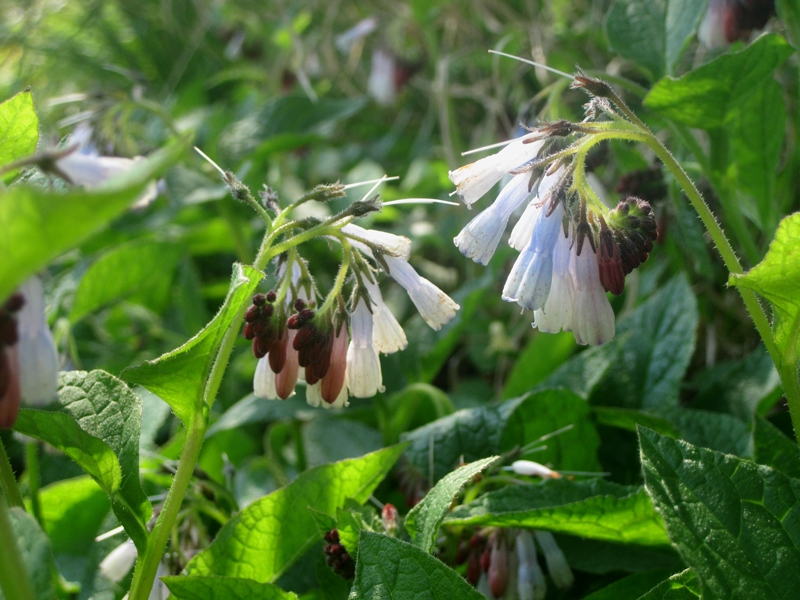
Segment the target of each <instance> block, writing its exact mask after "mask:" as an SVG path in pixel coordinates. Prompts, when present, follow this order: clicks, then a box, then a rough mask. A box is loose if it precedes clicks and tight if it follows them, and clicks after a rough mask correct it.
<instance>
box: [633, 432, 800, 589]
mask: <svg viewBox="0 0 800 600" xmlns="http://www.w3.org/2000/svg"><path fill="white" fill-rule="evenodd" d="M639 441H640V444H641V452H642V468H643V471H644V480H645V486H646V488H647V491H648V493H649V494H650V496H651V497H652V499H653V502H654V503H655V505H656V506H657V507H658V510H659V512H660V514H661V515H662V517H663V518H664V524H665V526H666V528H667V532H668V534H669V537H670V541H671V542H672V544H673V546H675V547H676V548H677V550H678V552H679V553H680V554H681V556H682V558H683V559H684V561H685V562H686V564H688V565H689V566H690V567H692V568H693V569H694V570H695V572H696V573H697V575H698V577H699V578H700V581H701V584H702V587H703V589H704V591H705V592H706V593H708V594H711V595H713V596H714V597H718V598H731V599H734V600H735V599H739V598H742V599H743V598H764V599H765V600H767V599H770V598H791V597H793V596H797V595H800V579H798V578H797V576H796V574H797V573H798V572H800V504H798V501H797V499H798V497H799V496H800V480H797V479H792V478H790V477H787V476H786V475H784V474H782V473H780V472H778V471H775V470H774V469H771V468H769V467H765V466H761V465H756V464H755V463H752V462H750V461H747V460H742V459H739V458H736V457H733V456H729V455H726V454H722V453H720V452H714V451H712V450H706V449H704V448H698V447H696V446H693V445H691V444H688V443H686V442H683V441H680V440H674V439H672V438H670V437H666V436H662V435H659V434H658V433H656V432H654V431H651V430H649V429H644V428H640V429H639ZM704 595H705V594H704Z"/></svg>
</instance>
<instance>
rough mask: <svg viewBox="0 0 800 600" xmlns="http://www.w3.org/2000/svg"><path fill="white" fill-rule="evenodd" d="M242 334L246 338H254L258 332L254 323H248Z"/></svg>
mask: <svg viewBox="0 0 800 600" xmlns="http://www.w3.org/2000/svg"><path fill="white" fill-rule="evenodd" d="M242 335H243V336H244V339H246V340H252V339H253V338H254V337H256V332H255V330H254V328H253V324H252V323H248V324H247V325H245V326H244V331H243V332H242Z"/></svg>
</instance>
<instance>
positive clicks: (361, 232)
mask: <svg viewBox="0 0 800 600" xmlns="http://www.w3.org/2000/svg"><path fill="white" fill-rule="evenodd" d="M341 231H342V233H344V234H347V235H348V236H350V235H352V236H354V237H356V238H358V239H359V240H362V241H366V242H370V243H372V244H375V245H377V246H382V247H384V248H386V249H387V250H389V251H390V252H391V253H392V254H395V255H396V256H399V257H400V258H404V259H406V260H408V257H409V256H411V240H409V239H408V238H407V237H404V236H402V235H394V234H393V233H387V232H385V231H378V230H376V229H364V228H363V227H359V226H358V225H355V224H353V223H348V224H347V225H345V226H344V227H342V229H341ZM360 246H361V244H359V245H358V246H357V247H359V250H361V249H362V248H361V247H360ZM364 246H366V244H364Z"/></svg>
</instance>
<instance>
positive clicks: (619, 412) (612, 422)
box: [593, 406, 680, 437]
mask: <svg viewBox="0 0 800 600" xmlns="http://www.w3.org/2000/svg"><path fill="white" fill-rule="evenodd" d="M593 412H594V415H595V417H596V418H597V422H598V423H600V424H601V425H608V426H609V427H618V428H620V429H627V430H628V431H636V426H637V425H643V426H644V427H649V428H650V429H653V430H654V431H658V432H659V433H663V434H664V435H668V436H670V437H680V431H678V428H677V427H676V426H675V425H673V423H672V421H670V420H669V419H666V418H664V417H662V416H659V415H656V414H651V413H648V412H645V411H642V410H633V409H630V408H610V407H606V406H597V407H595V408H594V409H593Z"/></svg>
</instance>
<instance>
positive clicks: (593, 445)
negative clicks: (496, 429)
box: [500, 389, 600, 471]
mask: <svg viewBox="0 0 800 600" xmlns="http://www.w3.org/2000/svg"><path fill="white" fill-rule="evenodd" d="M570 425H571V426H572V428H571V429H569V430H567V431H565V432H563V433H560V434H558V435H556V436H554V437H552V438H549V439H548V440H547V442H546V446H547V449H546V450H542V451H537V452H536V454H534V455H532V456H531V457H530V458H532V459H533V460H535V461H537V462H540V463H544V464H551V465H553V468H555V469H560V470H565V471H598V470H600V463H598V462H597V449H598V447H599V446H600V436H598V435H597V430H596V429H595V426H594V424H593V423H592V421H591V409H590V408H589V404H588V403H587V402H586V400H584V399H583V398H580V397H579V396H576V395H575V394H574V393H572V392H570V391H568V390H564V389H559V390H543V391H541V392H536V393H534V394H531V395H530V396H528V397H527V398H525V400H523V401H522V402H521V403H520V404H519V406H517V408H516V409H514V412H512V413H511V415H509V417H508V420H507V422H506V426H505V429H504V430H503V437H502V438H501V440H500V448H501V449H502V451H503V452H506V451H509V450H511V449H513V448H514V447H517V446H518V447H520V448H522V447H524V446H525V445H526V444H530V443H531V442H534V441H536V440H538V439H539V438H541V437H542V436H545V435H547V434H549V433H553V432H554V431H557V430H559V429H562V428H564V427H567V426H570ZM543 445H545V444H543ZM522 458H528V457H527V456H526V455H523V456H522Z"/></svg>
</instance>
